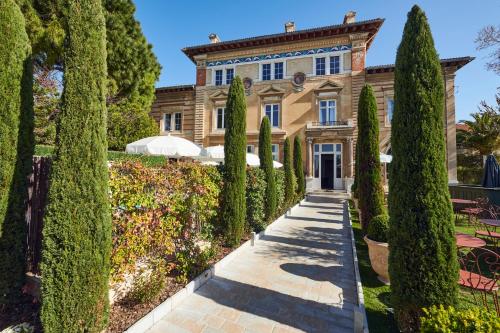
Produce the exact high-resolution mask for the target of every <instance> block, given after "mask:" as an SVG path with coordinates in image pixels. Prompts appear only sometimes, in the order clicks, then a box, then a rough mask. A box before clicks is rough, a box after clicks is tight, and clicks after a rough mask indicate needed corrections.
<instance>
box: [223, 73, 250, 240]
mask: <svg viewBox="0 0 500 333" xmlns="http://www.w3.org/2000/svg"><path fill="white" fill-rule="evenodd" d="M246 117H247V105H246V101H245V91H244V88H243V82H242V81H241V78H240V77H239V76H237V77H236V78H234V80H233V82H232V83H231V86H230V87H229V93H228V96H227V103H226V114H225V118H226V132H225V134H224V156H225V157H224V165H225V168H224V189H223V213H222V214H223V215H222V217H223V221H224V223H225V226H226V242H227V243H228V245H230V246H236V245H238V244H239V243H240V241H241V237H242V236H243V232H244V229H245V218H246V193H245V183H246V146H247V136H246V129H247V125H246Z"/></svg>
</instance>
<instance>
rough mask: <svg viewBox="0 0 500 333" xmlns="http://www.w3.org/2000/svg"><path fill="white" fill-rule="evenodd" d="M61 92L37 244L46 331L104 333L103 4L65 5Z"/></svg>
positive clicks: (107, 225)
mask: <svg viewBox="0 0 500 333" xmlns="http://www.w3.org/2000/svg"><path fill="white" fill-rule="evenodd" d="M64 4H65V8H66V9H67V16H66V22H65V24H66V29H67V41H66V43H65V53H64V70H65V72H64V91H63V96H62V100H63V103H62V110H61V113H60V115H59V124H58V135H57V139H56V141H57V146H56V151H55V157H54V160H53V163H52V170H51V177H50V189H49V193H48V206H47V210H46V214H45V217H44V228H43V244H42V246H43V247H42V263H41V272H42V276H43V279H42V300H43V301H42V307H41V314H40V317H41V321H42V326H43V330H44V331H45V332H88V333H93V332H101V331H102V330H103V329H105V327H106V324H107V321H108V312H109V309H108V308H109V298H108V283H109V270H110V263H109V258H110V256H111V214H110V206H109V198H108V195H109V188H108V168H107V157H106V153H107V144H106V28H105V22H104V15H103V11H102V5H101V1H100V0H88V1H64Z"/></svg>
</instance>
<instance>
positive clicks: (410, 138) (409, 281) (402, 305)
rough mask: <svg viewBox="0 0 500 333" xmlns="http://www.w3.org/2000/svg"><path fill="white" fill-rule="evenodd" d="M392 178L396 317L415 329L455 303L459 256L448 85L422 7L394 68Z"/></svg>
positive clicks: (412, 14) (391, 235)
mask: <svg viewBox="0 0 500 333" xmlns="http://www.w3.org/2000/svg"><path fill="white" fill-rule="evenodd" d="M394 99H395V105H394V116H393V119H392V134H391V147H392V156H393V159H392V162H391V163H390V175H391V177H390V178H389V185H390V186H389V188H390V191H389V213H390V223H389V225H390V229H389V248H390V249H391V251H390V254H389V274H390V276H391V291H392V293H391V297H392V305H393V306H394V310H395V317H396V319H397V321H398V325H399V327H400V329H401V330H402V331H417V330H418V329H419V325H420V320H419V318H420V316H421V315H422V308H424V307H430V306H432V305H436V304H443V305H445V306H447V305H453V304H455V303H456V301H457V289H458V284H457V280H458V260H457V253H456V244H455V230H454V223H453V211H452V206H451V203H450V194H449V191H448V175H447V170H446V157H445V139H444V128H443V126H444V118H443V117H444V111H443V110H444V83H443V73H442V71H441V64H440V62H439V57H438V54H437V52H436V50H435V48H434V41H433V39H432V34H431V30H430V27H429V24H428V23H427V18H426V16H425V14H424V12H423V11H422V10H421V9H420V8H419V7H418V6H414V7H413V8H412V10H411V11H410V13H409V14H408V20H407V22H406V24H405V27H404V33H403V38H402V41H401V44H400V45H399V48H398V52H397V57H396V66H395V73H394Z"/></svg>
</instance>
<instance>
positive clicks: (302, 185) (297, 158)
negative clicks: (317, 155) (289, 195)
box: [293, 135, 306, 199]
mask: <svg viewBox="0 0 500 333" xmlns="http://www.w3.org/2000/svg"><path fill="white" fill-rule="evenodd" d="M293 168H294V170H295V177H296V178H297V195H298V196H299V198H300V199H301V198H302V197H303V196H304V194H305V193H306V182H305V180H304V166H303V164H302V143H301V139H300V136H299V135H297V136H296V137H295V139H294V141H293Z"/></svg>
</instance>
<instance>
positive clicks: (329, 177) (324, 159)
mask: <svg viewBox="0 0 500 333" xmlns="http://www.w3.org/2000/svg"><path fill="white" fill-rule="evenodd" d="M334 157H335V155H334V154H321V188H323V189H326V190H333V179H334V175H333V172H334V168H333V163H334Z"/></svg>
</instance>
